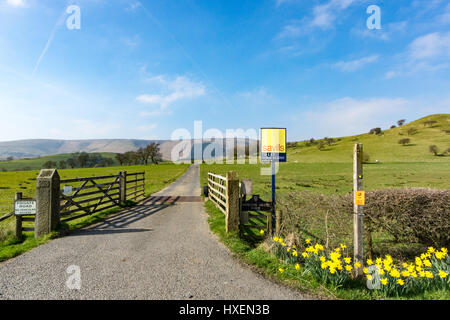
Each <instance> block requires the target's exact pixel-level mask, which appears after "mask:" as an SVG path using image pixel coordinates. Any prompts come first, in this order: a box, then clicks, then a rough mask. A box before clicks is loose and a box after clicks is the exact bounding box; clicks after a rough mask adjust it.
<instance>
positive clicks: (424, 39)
mask: <svg viewBox="0 0 450 320" xmlns="http://www.w3.org/2000/svg"><path fill="white" fill-rule="evenodd" d="M409 54H410V58H411V60H412V61H417V60H424V59H434V58H442V57H443V58H450V32H448V33H438V32H434V33H429V34H426V35H424V36H421V37H419V38H417V39H415V40H414V41H413V42H412V43H411V45H410V46H409Z"/></svg>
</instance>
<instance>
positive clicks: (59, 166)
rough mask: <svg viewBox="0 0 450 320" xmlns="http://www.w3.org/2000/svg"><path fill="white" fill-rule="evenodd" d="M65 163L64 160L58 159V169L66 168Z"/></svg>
mask: <svg viewBox="0 0 450 320" xmlns="http://www.w3.org/2000/svg"><path fill="white" fill-rule="evenodd" d="M66 168H67V163H66V162H65V161H64V160H61V161H59V163H58V169H66Z"/></svg>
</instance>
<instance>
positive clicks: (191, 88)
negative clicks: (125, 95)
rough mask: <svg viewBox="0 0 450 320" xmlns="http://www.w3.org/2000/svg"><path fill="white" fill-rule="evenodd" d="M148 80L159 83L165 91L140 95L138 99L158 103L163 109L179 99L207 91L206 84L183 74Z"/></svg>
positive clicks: (203, 93)
mask: <svg viewBox="0 0 450 320" xmlns="http://www.w3.org/2000/svg"><path fill="white" fill-rule="evenodd" d="M148 81H149V82H153V83H157V84H158V85H159V87H160V88H161V91H163V92H164V93H158V94H153V93H152V94H143V95H140V96H138V97H137V98H136V100H137V101H139V102H142V103H147V104H152V105H157V106H159V107H160V110H161V111H163V110H165V109H167V107H168V106H169V105H171V104H173V103H175V102H177V101H180V100H185V99H192V98H196V97H200V96H203V95H205V93H206V89H205V86H204V85H203V84H202V83H201V82H194V81H192V80H190V79H189V78H187V77H183V76H177V77H176V78H175V79H174V80H169V79H168V78H167V77H166V76H163V75H159V76H156V77H153V78H150V79H148Z"/></svg>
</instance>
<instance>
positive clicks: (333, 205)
mask: <svg viewBox="0 0 450 320" xmlns="http://www.w3.org/2000/svg"><path fill="white" fill-rule="evenodd" d="M277 205H278V206H279V207H280V208H281V209H282V211H283V220H282V226H281V233H282V234H284V235H290V236H289V237H291V238H292V239H298V240H297V242H298V244H301V242H302V240H304V239H306V238H312V239H314V240H315V241H318V242H320V243H324V244H325V246H326V247H335V246H338V245H339V244H340V243H342V242H349V241H350V240H351V239H352V236H353V196H352V194H347V195H323V194H316V193H309V192H296V193H289V194H287V195H285V196H284V197H282V198H281V199H279V202H278V203H277ZM364 229H365V236H366V237H367V238H366V239H367V240H368V241H367V242H371V235H372V234H374V233H380V232H381V233H384V234H386V235H389V236H390V237H392V238H393V239H394V241H395V242H402V243H419V244H422V245H423V246H436V247H448V246H449V245H450V191H449V190H434V189H426V188H406V189H383V190H375V191H370V192H367V193H366V205H365V206H364ZM369 245H370V244H369Z"/></svg>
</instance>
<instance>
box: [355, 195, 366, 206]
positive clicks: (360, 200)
mask: <svg viewBox="0 0 450 320" xmlns="http://www.w3.org/2000/svg"><path fill="white" fill-rule="evenodd" d="M365 200H366V193H365V191H355V204H356V205H358V206H364V205H365Z"/></svg>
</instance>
